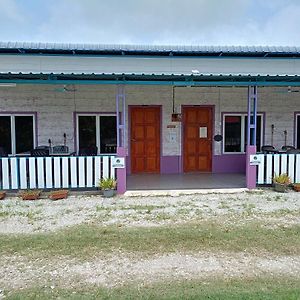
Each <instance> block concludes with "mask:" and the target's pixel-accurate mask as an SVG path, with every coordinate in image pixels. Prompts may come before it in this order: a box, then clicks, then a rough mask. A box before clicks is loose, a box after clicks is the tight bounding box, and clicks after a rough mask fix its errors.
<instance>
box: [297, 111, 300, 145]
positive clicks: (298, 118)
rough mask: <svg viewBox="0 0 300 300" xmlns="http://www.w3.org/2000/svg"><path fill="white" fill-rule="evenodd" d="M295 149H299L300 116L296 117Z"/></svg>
mask: <svg viewBox="0 0 300 300" xmlns="http://www.w3.org/2000/svg"><path fill="white" fill-rule="evenodd" d="M297 149H300V116H297Z"/></svg>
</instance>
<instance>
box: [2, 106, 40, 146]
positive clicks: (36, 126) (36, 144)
mask: <svg viewBox="0 0 300 300" xmlns="http://www.w3.org/2000/svg"><path fill="white" fill-rule="evenodd" d="M0 115H10V116H14V115H25V116H26V115H34V121H35V124H34V127H35V128H34V129H35V139H34V140H35V143H34V145H33V146H34V148H35V147H37V146H38V144H39V143H38V113H37V112H36V111H0Z"/></svg>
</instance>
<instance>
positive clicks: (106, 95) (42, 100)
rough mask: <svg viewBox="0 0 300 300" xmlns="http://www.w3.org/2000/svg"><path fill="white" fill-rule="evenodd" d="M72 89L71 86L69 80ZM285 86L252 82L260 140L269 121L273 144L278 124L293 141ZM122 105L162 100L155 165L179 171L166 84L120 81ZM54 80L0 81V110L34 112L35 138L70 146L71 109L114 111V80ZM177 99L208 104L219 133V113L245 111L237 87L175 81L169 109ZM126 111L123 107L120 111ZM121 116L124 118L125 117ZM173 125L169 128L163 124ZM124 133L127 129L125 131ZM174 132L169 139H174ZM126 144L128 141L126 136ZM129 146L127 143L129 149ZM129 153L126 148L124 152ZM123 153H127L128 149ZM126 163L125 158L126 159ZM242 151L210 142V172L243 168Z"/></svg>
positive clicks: (293, 101) (178, 132) (291, 100)
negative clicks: (229, 151) (225, 151)
mask: <svg viewBox="0 0 300 300" xmlns="http://www.w3.org/2000/svg"><path fill="white" fill-rule="evenodd" d="M69 88H70V89H72V88H73V87H72V86H69ZM284 89H285V88H281V87H277V88H271V87H270V88H258V96H259V99H258V111H259V112H263V113H265V115H264V116H265V120H264V122H265V128H264V130H265V140H264V142H263V143H264V144H271V125H272V124H274V126H275V130H274V146H275V147H281V146H282V145H284V130H287V133H288V134H287V144H290V145H293V144H294V112H295V111H300V109H299V98H300V93H282V91H283V90H284ZM125 90H126V104H127V109H128V105H161V106H162V125H161V126H162V147H161V156H162V158H161V171H162V172H163V173H180V172H181V171H182V160H181V153H182V144H181V139H182V124H181V123H180V122H172V121H171V114H172V87H171V86H142V85H137V86H133V85H132V86H131V85H128V86H126V87H125ZM62 91H63V89H62V86H61V85H60V86H58V85H17V86H16V87H0V113H1V112H7V111H10V112H11V111H17V112H26V111H30V112H36V113H37V127H38V135H37V143H38V144H39V145H41V144H46V145H47V144H48V139H49V138H50V139H51V140H52V142H53V145H55V144H62V143H63V134H64V133H66V135H67V144H68V146H69V147H70V150H71V151H73V150H74V145H75V132H74V122H75V120H74V112H114V111H115V94H116V86H114V85H98V86H97V85H76V86H75V92H72V91H71V92H62ZM182 105H213V106H214V111H215V116H214V124H213V125H214V133H215V134H222V120H221V118H222V113H224V112H245V113H246V112H247V88H244V87H243V88H242V87H221V88H217V87H175V110H176V112H177V113H180V112H181V107H182ZM126 115H127V116H128V111H127V112H126ZM128 121H130V120H128V119H127V123H128ZM168 125H175V128H168ZM126 136H127V138H129V135H128V132H127V133H126ZM174 137H175V139H174ZM126 142H127V146H128V140H127V141H126ZM129 151H130V149H129ZM128 153H130V152H128ZM128 153H127V154H128ZM129 165H130V162H129ZM244 171H245V154H223V153H222V142H213V172H244Z"/></svg>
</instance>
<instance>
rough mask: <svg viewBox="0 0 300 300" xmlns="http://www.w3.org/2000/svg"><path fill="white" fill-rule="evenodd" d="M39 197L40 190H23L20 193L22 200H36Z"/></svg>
mask: <svg viewBox="0 0 300 300" xmlns="http://www.w3.org/2000/svg"><path fill="white" fill-rule="evenodd" d="M40 195H41V191H40V190H25V191H21V192H20V196H21V198H22V200H37V199H39V197H40Z"/></svg>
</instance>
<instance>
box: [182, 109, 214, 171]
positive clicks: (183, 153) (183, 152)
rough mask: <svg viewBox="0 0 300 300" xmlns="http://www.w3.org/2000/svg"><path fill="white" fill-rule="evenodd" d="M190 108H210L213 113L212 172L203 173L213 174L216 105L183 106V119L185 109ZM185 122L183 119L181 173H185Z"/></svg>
mask: <svg viewBox="0 0 300 300" xmlns="http://www.w3.org/2000/svg"><path fill="white" fill-rule="evenodd" d="M189 107H196V108H210V109H211V113H212V118H211V122H212V124H211V133H212V136H211V168H210V169H211V171H209V172H202V173H212V172H213V158H214V150H215V147H214V143H213V141H214V139H213V137H214V134H215V105H208V104H204V105H201V104H195V105H193V104H188V105H181V114H182V117H183V112H184V109H185V108H189ZM184 126H185V124H184V120H183V118H182V123H181V164H180V168H181V170H180V172H181V173H184V155H185V151H184Z"/></svg>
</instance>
